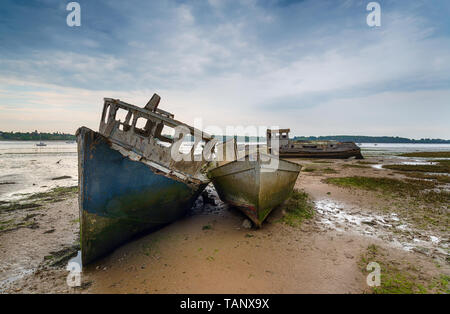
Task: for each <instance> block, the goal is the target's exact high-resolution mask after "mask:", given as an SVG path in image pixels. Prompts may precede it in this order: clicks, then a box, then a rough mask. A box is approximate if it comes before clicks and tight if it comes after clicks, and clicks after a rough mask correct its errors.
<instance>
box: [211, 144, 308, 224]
mask: <svg viewBox="0 0 450 314" xmlns="http://www.w3.org/2000/svg"><path fill="white" fill-rule="evenodd" d="M300 170H301V166H300V165H298V164H296V163H293V162H290V161H286V160H283V159H279V158H278V157H277V156H275V155H270V154H266V153H263V152H261V151H257V152H254V153H248V154H245V155H244V156H243V157H241V158H238V159H236V160H234V161H231V162H226V163H222V165H220V166H218V167H216V168H214V169H211V170H209V172H208V177H209V178H210V179H211V180H212V183H213V184H214V187H215V188H216V190H217V193H218V194H219V197H220V199H221V200H222V201H224V202H226V203H228V204H230V205H232V206H236V207H237V208H238V209H240V210H241V211H242V212H243V213H244V214H245V215H246V216H247V217H248V218H250V219H251V220H252V221H253V223H254V224H255V225H256V226H257V227H258V228H259V227H261V225H262V223H263V221H264V220H265V219H266V218H267V216H268V215H269V213H270V212H271V211H272V210H273V209H274V208H275V207H277V206H279V205H281V204H282V203H283V202H284V201H285V200H286V199H287V198H288V197H289V195H290V194H291V192H292V190H293V188H294V185H295V182H296V180H297V177H298V175H299V173H300Z"/></svg>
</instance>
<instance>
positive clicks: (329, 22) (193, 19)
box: [0, 0, 450, 139]
mask: <svg viewBox="0 0 450 314" xmlns="http://www.w3.org/2000/svg"><path fill="white" fill-rule="evenodd" d="M69 2H70V1H66V0H2V4H1V6H0V130H2V131H33V130H36V129H37V130H39V131H42V132H54V131H60V132H69V133H74V132H75V131H76V129H77V128H78V127H80V126H87V127H90V128H92V129H94V130H97V129H98V125H99V121H100V114H101V110H102V107H103V98H104V97H109V98H119V99H121V100H123V101H126V102H129V103H133V104H136V105H138V106H144V105H145V104H146V103H147V101H148V100H149V99H150V97H151V96H152V95H153V93H158V94H159V95H160V96H161V98H162V100H161V103H160V108H161V109H164V110H166V111H169V112H172V113H174V114H175V118H176V119H178V120H180V121H183V122H186V123H188V124H195V125H196V126H199V127H202V128H203V129H205V130H206V131H209V132H210V133H214V134H225V133H233V131H232V130H233V128H234V129H235V130H236V129H239V127H241V128H244V129H245V128H247V129H248V130H250V129H252V128H255V129H256V128H257V129H264V128H265V127H280V128H290V129H291V136H292V135H305V136H308V135H342V134H348V135H374V136H382V135H387V136H404V137H409V138H444V139H450V18H449V16H450V1H448V0H435V1H429V0H404V1H402V0H384V1H381V0H380V1H378V3H379V4H380V7H381V25H380V26H375V27H370V26H368V24H367V22H366V18H367V15H368V14H369V13H370V12H369V11H367V9H366V6H367V4H368V3H369V2H370V1H367V0H342V1H337V0H323V1H320V0H302V1H293V0H292V1H289V0H260V1H256V0H224V1H220V0H208V1H207V0H202V1H200V0H199V1H195V0H193V1H181V0H167V1H163V0H161V1H144V0H142V1H138V0H130V1H115V0H79V1H77V2H78V3H79V4H80V8H81V14H80V16H81V26H79V27H77V26H74V27H69V26H68V25H67V23H66V18H67V15H68V14H69V13H70V12H69V11H67V10H66V6H67V4H68V3H69ZM227 130H229V132H228V131H227ZM250 133H251V131H250ZM250 135H254V134H250ZM260 135H261V134H260ZM262 135H263V134H262Z"/></svg>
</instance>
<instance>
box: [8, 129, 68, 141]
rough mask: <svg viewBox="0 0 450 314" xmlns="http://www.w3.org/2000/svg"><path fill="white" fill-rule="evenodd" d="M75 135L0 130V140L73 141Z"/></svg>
mask: <svg viewBox="0 0 450 314" xmlns="http://www.w3.org/2000/svg"><path fill="white" fill-rule="evenodd" d="M75 139H76V137H75V135H72V134H66V133H60V132H54V133H39V132H38V131H34V132H27V133H24V132H2V131H0V141H74V140H75Z"/></svg>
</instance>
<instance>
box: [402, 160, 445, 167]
mask: <svg viewBox="0 0 450 314" xmlns="http://www.w3.org/2000/svg"><path fill="white" fill-rule="evenodd" d="M436 164H437V162H433V161H419V160H418V161H402V165H413V166H420V165H436Z"/></svg>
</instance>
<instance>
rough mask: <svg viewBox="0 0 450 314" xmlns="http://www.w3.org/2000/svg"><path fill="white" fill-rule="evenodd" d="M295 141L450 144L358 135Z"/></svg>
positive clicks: (307, 137)
mask: <svg viewBox="0 0 450 314" xmlns="http://www.w3.org/2000/svg"><path fill="white" fill-rule="evenodd" d="M294 140H306V141H338V142H355V143H411V144H450V140H443V139H439V138H421V139H420V140H414V139H410V138H406V137H398V136H357V135H356V136H355V135H336V136H295V137H294Z"/></svg>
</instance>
